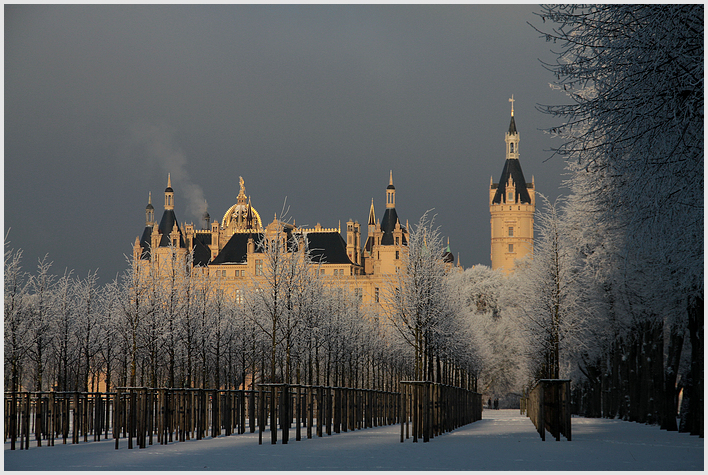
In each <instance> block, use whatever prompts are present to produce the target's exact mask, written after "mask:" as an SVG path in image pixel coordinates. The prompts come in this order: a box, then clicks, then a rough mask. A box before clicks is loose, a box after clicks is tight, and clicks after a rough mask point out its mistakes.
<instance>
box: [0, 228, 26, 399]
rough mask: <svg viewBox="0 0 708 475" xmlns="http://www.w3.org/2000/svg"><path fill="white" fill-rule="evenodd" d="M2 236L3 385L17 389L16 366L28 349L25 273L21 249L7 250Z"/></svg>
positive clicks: (19, 366)
mask: <svg viewBox="0 0 708 475" xmlns="http://www.w3.org/2000/svg"><path fill="white" fill-rule="evenodd" d="M7 244H8V241H7V237H6V238H5V247H6V249H5V285H4V289H5V307H4V309H5V320H4V322H5V332H4V336H5V339H4V342H5V345H4V350H5V352H4V354H5V388H8V387H9V388H10V390H11V391H13V392H14V391H18V390H19V389H20V386H21V381H20V369H21V367H22V363H23V361H24V358H25V355H26V354H27V351H28V350H29V341H28V334H29V327H28V321H29V318H28V317H29V314H28V311H29V308H28V304H29V301H28V295H27V292H28V284H29V281H28V279H27V276H26V273H25V272H23V271H22V266H21V265H20V264H21V261H22V251H21V250H17V251H15V250H8V249H7Z"/></svg>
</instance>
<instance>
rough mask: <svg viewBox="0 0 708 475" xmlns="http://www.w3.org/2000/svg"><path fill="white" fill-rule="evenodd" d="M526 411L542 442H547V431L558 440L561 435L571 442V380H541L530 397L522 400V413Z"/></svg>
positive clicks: (530, 393)
mask: <svg viewBox="0 0 708 475" xmlns="http://www.w3.org/2000/svg"><path fill="white" fill-rule="evenodd" d="M524 409H525V410H526V413H527V415H528V416H529V418H530V419H531V421H532V422H533V424H534V425H535V426H536V430H537V431H538V433H539V434H540V435H541V440H544V441H545V440H546V431H549V432H550V433H551V435H552V436H553V437H555V438H556V440H560V436H561V435H563V436H564V437H565V438H566V439H567V440H568V441H570V440H571V427H570V419H571V414H570V380H569V379H541V380H539V381H538V382H536V384H535V385H534V386H533V387H532V388H531V389H530V390H529V392H528V397H527V398H523V399H522V403H521V410H522V413H523V411H524Z"/></svg>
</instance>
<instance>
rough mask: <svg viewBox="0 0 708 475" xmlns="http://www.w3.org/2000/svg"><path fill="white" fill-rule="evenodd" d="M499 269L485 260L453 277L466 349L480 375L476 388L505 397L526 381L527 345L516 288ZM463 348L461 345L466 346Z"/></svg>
mask: <svg viewBox="0 0 708 475" xmlns="http://www.w3.org/2000/svg"><path fill="white" fill-rule="evenodd" d="M514 282H515V281H510V280H509V279H508V278H506V277H504V276H503V274H502V273H501V272H499V271H496V270H492V269H491V268H489V267H487V266H483V265H478V266H474V267H472V268H469V269H466V270H465V271H464V272H462V273H455V274H452V275H451V276H450V285H451V287H452V292H451V294H452V296H453V301H454V304H455V305H456V307H457V308H458V309H459V310H458V311H459V312H460V314H461V315H462V321H463V322H464V325H465V327H466V328H465V331H464V332H460V334H461V336H463V337H464V338H465V340H466V341H465V343H466V344H465V345H464V346H463V348H464V347H466V350H464V351H466V352H467V353H468V354H469V356H468V358H469V359H470V360H471V363H472V365H473V367H474V369H475V373H476V374H477V379H478V387H477V390H478V391H479V392H481V393H483V394H489V395H490V396H497V397H503V396H504V395H507V394H511V393H517V394H518V393H519V392H520V389H521V387H522V386H523V385H524V384H525V383H526V382H527V380H528V375H527V372H526V368H527V366H528V365H527V364H526V350H525V344H524V340H523V338H522V334H521V327H520V325H519V322H518V320H517V318H515V317H516V314H515V311H514V309H515V305H516V303H517V302H518V295H517V294H516V291H515V290H514V291H511V290H508V291H507V288H511V287H512V286H513V285H514V284H513V283H514ZM461 351H462V349H461Z"/></svg>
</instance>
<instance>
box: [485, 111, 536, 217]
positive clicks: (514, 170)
mask: <svg viewBox="0 0 708 475" xmlns="http://www.w3.org/2000/svg"><path fill="white" fill-rule="evenodd" d="M513 120H514V119H513V117H512V122H513ZM509 176H511V180H512V181H513V182H514V185H516V201H517V202H520V203H531V197H530V196H529V191H528V186H527V185H526V180H525V179H524V172H522V171H521V164H520V163H519V160H518V159H516V158H510V159H508V160H507V161H506V162H505V163H504V170H502V174H501V178H499V183H498V184H496V185H497V191H496V193H495V194H494V199H493V200H492V203H493V204H501V203H506V183H507V182H508V181H509Z"/></svg>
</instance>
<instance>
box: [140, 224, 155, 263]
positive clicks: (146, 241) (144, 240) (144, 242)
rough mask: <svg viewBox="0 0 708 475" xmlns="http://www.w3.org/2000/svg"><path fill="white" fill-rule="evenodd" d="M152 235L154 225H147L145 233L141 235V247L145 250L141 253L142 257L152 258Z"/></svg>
mask: <svg viewBox="0 0 708 475" xmlns="http://www.w3.org/2000/svg"><path fill="white" fill-rule="evenodd" d="M151 237H152V226H145V229H144V230H143V235H142V236H141V237H140V247H142V248H143V252H142V254H141V255H140V258H141V259H150V243H151Z"/></svg>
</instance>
